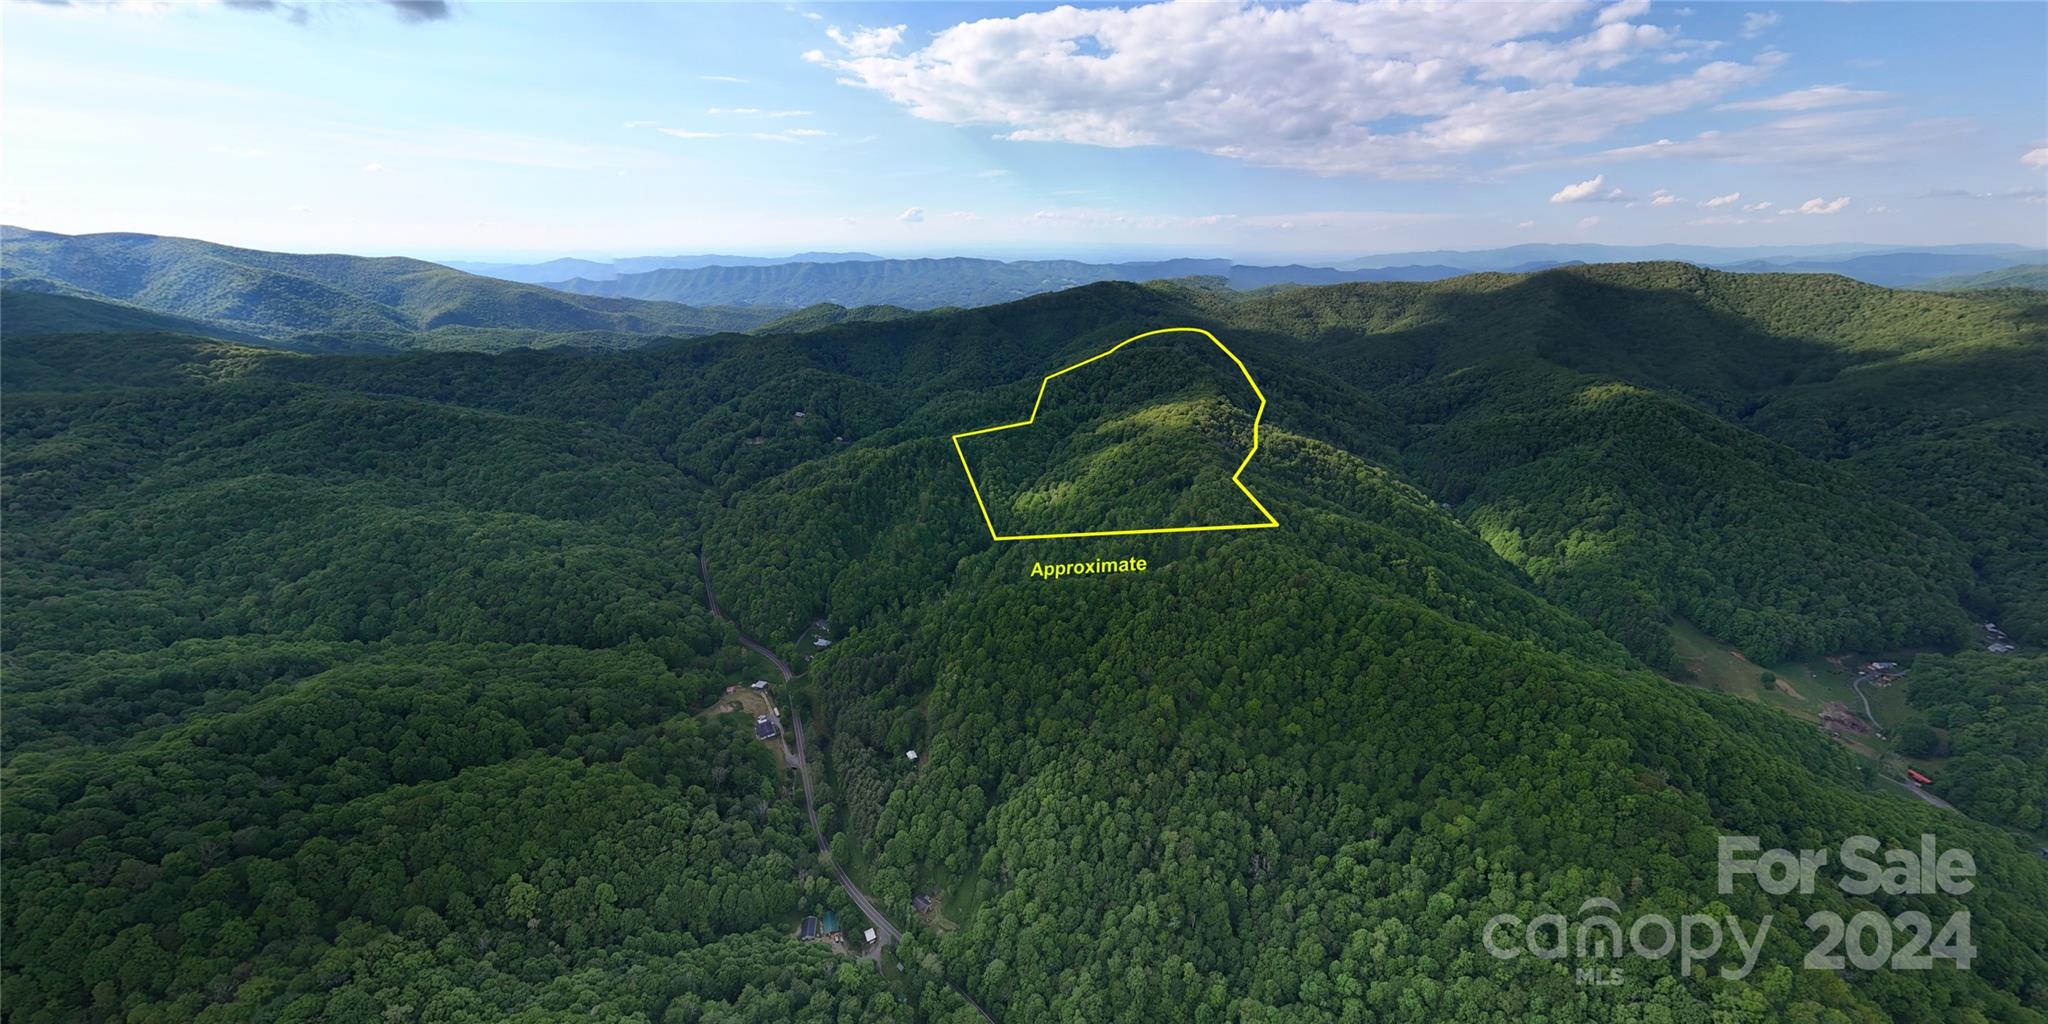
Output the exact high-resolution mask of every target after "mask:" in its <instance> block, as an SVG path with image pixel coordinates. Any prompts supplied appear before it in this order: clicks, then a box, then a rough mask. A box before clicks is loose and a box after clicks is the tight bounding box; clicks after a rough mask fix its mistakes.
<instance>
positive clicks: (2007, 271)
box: [1915, 263, 2048, 292]
mask: <svg viewBox="0 0 2048 1024" xmlns="http://www.w3.org/2000/svg"><path fill="white" fill-rule="evenodd" d="M1915 287H1916V288H1920V289H1922V290H1925V291H1930V292H1955V291H1968V290H1971V289H1976V288H2032V289H2034V290H2036V291H2048V263H2027V264H2022V265H2020V266H2017V267H2005V268H2003V269H2000V270H1987V271H1985V272H1983V273H1981V274H1960V275H1957V276H1955V277H1938V278H1935V279H1934V280H1932V281H1922V282H1920V283H1919V284H1918V285H1915Z"/></svg>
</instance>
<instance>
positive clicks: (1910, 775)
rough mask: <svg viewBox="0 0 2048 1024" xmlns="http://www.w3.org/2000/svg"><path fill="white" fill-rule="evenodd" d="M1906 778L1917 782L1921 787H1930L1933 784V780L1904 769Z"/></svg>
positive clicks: (1909, 769)
mask: <svg viewBox="0 0 2048 1024" xmlns="http://www.w3.org/2000/svg"><path fill="white" fill-rule="evenodd" d="M1906 777H1907V778H1909V779H1912V780H1913V781H1914V782H1917V783H1919V784H1920V785H1922V786H1927V785H1932V784H1933V783H1934V780H1933V779H1930V778H1928V777H1927V776H1925V775H1922V774H1920V773H1919V772H1916V771H1914V770H1913V769H1911V768H1908V769H1906Z"/></svg>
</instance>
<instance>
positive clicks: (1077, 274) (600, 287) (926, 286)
mask: <svg viewBox="0 0 2048 1024" xmlns="http://www.w3.org/2000/svg"><path fill="white" fill-rule="evenodd" d="M1464 272H1465V271H1463V270H1461V269H1460V268H1457V267H1450V266H1417V267H1396V268H1385V269H1365V270H1338V269H1335V268H1331V267H1304V266H1298V265H1297V266H1287V267H1251V266H1240V265H1237V264H1234V263H1231V262H1230V261H1229V260H1221V259H1175V260H1148V261H1133V262H1127V263H1083V262H1080V261H1077V260H1015V261H1002V260H988V259H976V258H973V257H966V256H951V257H944V258H938V259H914V260H848V261H841V262H837V263H780V264H773V265H767V266H718V267H697V268H669V269H665V270H655V271H649V272H647V273H643V274H623V275H620V276H618V277H615V278H611V279H609V280H601V281H600V280H589V279H583V278H577V279H571V280H567V281H555V282H550V283H548V284H547V287H550V288H557V289H560V290H562V291H565V292H570V293H572V294H576V295H598V296H609V297H614V298H636V299H649V300H660V301H666V302H683V303H688V304H691V305H719V306H727V305H731V306H738V305H761V306H777V307H784V308H790V309H797V308H803V307H806V306H811V305H815V304H817V303H820V302H829V303H834V304H837V305H844V306H873V305H888V306H904V307H907V308H910V309H932V308H935V307H939V306H986V305H993V304H995V303H999V302H1010V301H1013V300H1015V299H1021V298H1026V297H1028V296H1032V295H1038V294H1042V293H1044V292H1052V291H1060V290H1062V289H1066V288H1075V287H1079V286H1081V285H1085V284H1097V283H1100V282H1103V281H1130V282H1140V281H1157V280H1165V279H1171V278H1181V277H1218V278H1222V279H1223V280H1225V281H1226V282H1228V283H1229V285H1230V287H1232V288H1236V289H1240V290H1248V289H1253V288H1265V287H1270V286H1273V285H1311V284H1345V283H1350V282H1356V281H1390V280H1407V281H1435V280H1441V279H1443V278H1446V277H1456V276H1458V275H1459V274H1461V273H1464Z"/></svg>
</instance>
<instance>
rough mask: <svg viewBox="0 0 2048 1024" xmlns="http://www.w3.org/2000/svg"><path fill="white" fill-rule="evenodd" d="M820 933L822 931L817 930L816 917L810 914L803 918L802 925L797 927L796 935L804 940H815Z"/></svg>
mask: <svg viewBox="0 0 2048 1024" xmlns="http://www.w3.org/2000/svg"><path fill="white" fill-rule="evenodd" d="M821 934H823V933H822V932H820V931H818V919H817V917H816V916H812V917H806V918H804V923H803V927H801V928H799V929H797V933H796V937H797V938H799V939H802V940H803V941H805V942H815V941H817V939H818V936H819V935H821Z"/></svg>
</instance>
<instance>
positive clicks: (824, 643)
mask: <svg viewBox="0 0 2048 1024" xmlns="http://www.w3.org/2000/svg"><path fill="white" fill-rule="evenodd" d="M811 646H812V647H830V646H832V641H830V640H827V639H825V638H824V637H822V636H821V637H819V638H817V639H816V640H813V641H811Z"/></svg>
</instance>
